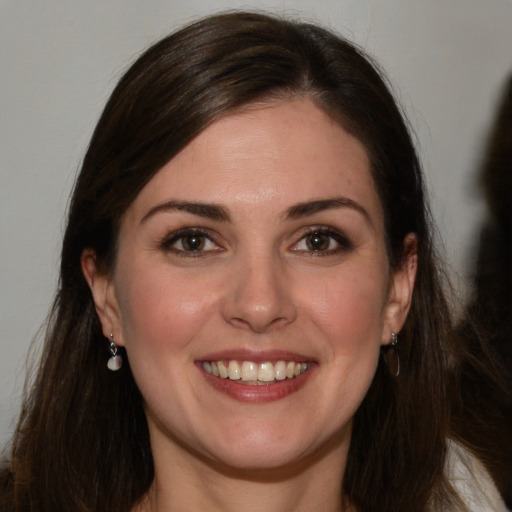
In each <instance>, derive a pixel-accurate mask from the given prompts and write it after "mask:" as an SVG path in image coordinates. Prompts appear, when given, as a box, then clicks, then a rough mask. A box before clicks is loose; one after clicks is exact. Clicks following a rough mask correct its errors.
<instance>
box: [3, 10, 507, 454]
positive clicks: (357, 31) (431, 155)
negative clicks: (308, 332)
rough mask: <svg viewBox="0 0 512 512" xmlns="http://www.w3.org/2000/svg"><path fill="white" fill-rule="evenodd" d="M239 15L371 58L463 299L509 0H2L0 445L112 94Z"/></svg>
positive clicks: (501, 72)
mask: <svg viewBox="0 0 512 512" xmlns="http://www.w3.org/2000/svg"><path fill="white" fill-rule="evenodd" d="M237 7H244V8H251V9H266V10H270V11H272V12H277V13H284V14H288V15H292V16H300V17H301V18H306V19H309V20H312V21H316V22H319V23H322V24H324V25H326V26H328V27H331V28H333V29H335V30H337V31H338V32H340V33H342V34H343V35H345V36H347V37H348V38H349V39H353V40H355V41H356V42H358V43H359V44H361V45H362V46H363V47H365V48H366V49H367V50H368V51H369V52H370V54H372V55H374V56H375V57H376V58H377V60H378V61H379V62H380V63H381V65H382V66H383V67H384V69H385V70H386V71H387V73H388V75H389V77H390V79H391V82H392V85H393V87H394V90H395V94H396V96H397V97H398V99H399V101H400V102H401V103H402V104H403V106H404V109H405V111H406V113H407V116H408V117H409V119H410V121H411V123H412V125H413V128H414V131H415V133H416V136H417V139H418V145H419V150H420V155H421V158H422V161H423V164H424V167H425V172H426V175H427V180H428V184H429V188H430V191H431V198H432V204H433V210H434V214H435V218H436V220H437V223H438V227H439V232H440V236H441V238H442V240H443V242H444V245H445V250H446V259H447V261H448V262H449V269H450V274H451V276H452V279H454V281H455V285H456V288H457V289H458V290H459V291H460V293H461V295H464V294H465V293H467V277H468V276H469V275H470V273H471V265H472V255H473V254H474V246H475V243H476V242H477V240H478V230H479V227H480V224H481V223H482V221H483V220H484V218H485V205H484V203H483V200H482V197H481V195H480V193H479V190H478V187H477V185H476V176H477V171H478V168H479V164H480V158H481V153H482V150H483V148H484V144H485V136H486V134H487V132H488V130H489V128H490V126H491V123H492V121H493V117H494V112H495V108H496V105H497V101H498V100H499V97H500V94H501V91H502V87H503V84H504V82H505V79H506V77H507V76H508V75H509V74H510V73H511V71H512V30H511V29H510V27H511V26H512V3H511V1H510V0H449V1H446V0H314V1H313V0H308V1H305V0H304V1H301V0H295V1H291V0H289V1H287V0H274V1H272V0H267V1H260V2H250V1H249V2H237V1H230V2H227V1H213V0H187V1H183V0H169V1H163V0H161V1H157V0H146V1H144V0H126V1H121V0H108V1H105V0H87V1H83V0H82V1H81V0H44V1H43V0H41V1H39V0H0V229H1V232H0V237H1V246H0V247H1V249H0V286H1V293H0V329H1V332H0V448H1V446H2V445H3V444H4V443H5V442H7V440H8V439H9V437H10V435H11V433H12V431H13V428H14V416H15V415H16V414H17V411H18V408H19V403H20V398H21V393H22V388H23V382H24V377H25V359H26V356H27V353H28V349H29V346H30V342H31V340H32V339H33V338H34V336H35V335H36V334H37V332H38V329H39V327H40V326H41V324H42V323H43V322H44V319H45V317H46V315H47V311H48V308H49V306H50V303H51V300H52V296H53V293H54V289H55V286H56V280H57V266H58V260H59V245H60V240H61V234H62V230H63V225H64V221H63V218H64V213H65V211H66V205H67V200H68V195H69V191H70V188H71V186H72V184H73V180H74V176H75V173H76V170H77V169H78V167H79V165H80V159H81V157H82V156H83V153H84V151H85V148H86V146H87V143H88V139H89V137H90V135H91V133H92V130H93V127H94V124H95V121H96V120H97V119H98V117H99V115H100V112H101V110H102V107H103V105H104V103H105V100H106V98H107V96H108V94H109V92H110V91H111V90H112V88H113V87H114V85H115V83H116V81H117V80H118V78H119V77H120V75H121V73H122V71H123V70H124V69H125V68H126V67H127V65H128V64H129V63H130V62H131V61H132V60H133V59H134V58H135V57H136V56H137V55H138V54H139V53H140V51H141V50H142V49H144V48H145V47H147V46H148V45H149V44H150V43H152V42H154V41H156V40H157V39H159V38H160V37H162V36H164V35H166V34H167V33H168V32H169V31H171V30H172V29H174V28H176V27H177V26H180V25H182V24H183V23H186V22H188V21H191V20H192V19H195V18H197V17H198V16H200V15H203V14H206V13H211V12H215V11H219V10H223V9H227V8H237ZM70 350H72V347H70ZM35 352H37V350H35Z"/></svg>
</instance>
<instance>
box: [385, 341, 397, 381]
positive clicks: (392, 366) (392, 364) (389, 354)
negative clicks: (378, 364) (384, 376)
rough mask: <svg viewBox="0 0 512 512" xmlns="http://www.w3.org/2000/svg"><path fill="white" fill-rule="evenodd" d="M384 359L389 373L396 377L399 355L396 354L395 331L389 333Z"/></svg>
mask: <svg viewBox="0 0 512 512" xmlns="http://www.w3.org/2000/svg"><path fill="white" fill-rule="evenodd" d="M385 359H386V363H387V365H388V368H389V372H390V373H391V375H393V377H398V376H399V375H400V356H399V355H398V334H396V333H395V332H392V333H391V342H390V346H389V347H387V350H386V353H385Z"/></svg>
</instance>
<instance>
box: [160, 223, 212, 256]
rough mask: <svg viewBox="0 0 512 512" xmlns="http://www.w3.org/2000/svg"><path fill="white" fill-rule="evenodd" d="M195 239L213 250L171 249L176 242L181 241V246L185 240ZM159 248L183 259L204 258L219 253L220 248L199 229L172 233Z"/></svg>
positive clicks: (180, 230)
mask: <svg viewBox="0 0 512 512" xmlns="http://www.w3.org/2000/svg"><path fill="white" fill-rule="evenodd" d="M192 237H197V238H200V239H201V240H202V243H203V244H207V243H208V242H210V243H212V244H214V245H215V247H216V248H215V249H207V250H203V247H201V248H200V249H198V250H187V249H185V248H177V247H173V246H174V245H175V244H176V243H177V242H179V241H181V245H182V246H183V242H184V240H185V239H186V238H192ZM159 246H160V248H161V249H162V250H163V251H166V252H172V253H174V254H176V255H177V256H181V257H183V258H200V257H204V256H206V255H207V254H209V253H212V252H217V251H221V250H222V248H221V247H220V246H219V245H218V244H217V242H215V240H214V238H213V237H212V235H211V234H210V233H209V232H208V231H206V230H204V229H201V228H183V229H179V230H178V231H174V232H173V233H171V234H170V235H167V236H166V237H165V238H164V239H163V240H162V241H161V242H160V244H159Z"/></svg>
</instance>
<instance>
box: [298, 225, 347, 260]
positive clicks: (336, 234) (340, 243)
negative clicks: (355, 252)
mask: <svg viewBox="0 0 512 512" xmlns="http://www.w3.org/2000/svg"><path fill="white" fill-rule="evenodd" d="M313 234H320V235H326V236H329V237H331V238H332V239H333V240H334V241H335V242H336V244H337V247H336V248H334V249H327V250H325V251H314V250H304V249H294V247H296V246H297V245H298V244H299V243H300V242H302V241H303V240H304V239H305V238H306V237H308V236H310V235H313ZM353 248H354V244H353V243H352V241H351V240H350V238H349V237H348V236H347V235H346V234H345V233H343V232H342V231H340V230H339V229H336V228H333V227H330V226H311V227H308V228H306V229H305V230H304V231H302V232H301V233H300V236H299V238H298V239H297V240H296V241H295V242H294V243H293V244H292V246H291V250H292V251H294V252H300V253H304V254H307V255H308V256H312V257H314V256H329V255H333V254H338V253H342V252H346V251H350V250H352V249H353Z"/></svg>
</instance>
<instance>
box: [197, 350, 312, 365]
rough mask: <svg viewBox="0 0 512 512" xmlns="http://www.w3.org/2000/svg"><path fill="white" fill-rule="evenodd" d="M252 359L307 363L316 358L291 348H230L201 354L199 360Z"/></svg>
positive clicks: (255, 360)
mask: <svg viewBox="0 0 512 512" xmlns="http://www.w3.org/2000/svg"><path fill="white" fill-rule="evenodd" d="M226 360H235V361H251V362H253V363H264V362H267V361H295V362H298V363H306V362H312V361H314V358H312V357H310V356H307V355H304V354H300V353H297V352H294V351H289V350H277V349H276V350H258V349H230V350H221V351H217V352H210V353H208V354H206V355H204V356H201V357H200V358H198V359H197V361H226Z"/></svg>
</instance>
